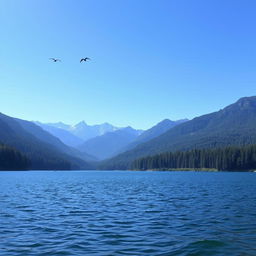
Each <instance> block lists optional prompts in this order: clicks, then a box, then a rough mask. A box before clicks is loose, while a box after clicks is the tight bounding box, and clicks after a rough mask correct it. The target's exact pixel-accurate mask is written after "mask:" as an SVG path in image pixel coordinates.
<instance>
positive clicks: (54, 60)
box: [49, 58, 61, 62]
mask: <svg viewBox="0 0 256 256" xmlns="http://www.w3.org/2000/svg"><path fill="white" fill-rule="evenodd" d="M49 60H52V61H53V62H57V61H61V60H59V59H55V58H49Z"/></svg>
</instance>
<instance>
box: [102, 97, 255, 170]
mask: <svg viewBox="0 0 256 256" xmlns="http://www.w3.org/2000/svg"><path fill="white" fill-rule="evenodd" d="M253 143H256V96H253V97H245V98H241V99H240V100H238V101H237V102H236V103H234V104H232V105H229V106H227V107H226V108H224V109H221V110H219V111H217V112H214V113H211V114H207V115H203V116H200V117H196V118H194V119H192V120H191V121H187V122H185V123H181V124H179V125H177V126H175V127H173V128H171V129H169V130H167V131H166V132H165V133H163V134H161V135H160V136H158V137H156V138H154V139H152V140H149V141H147V142H145V143H141V144H139V145H137V146H136V147H135V148H133V149H131V150H128V151H126V152H124V153H122V154H119V155H118V156H115V157H113V158H111V159H109V160H106V161H104V162H103V163H102V164H101V168H104V169H127V168H130V164H131V163H132V161H134V160H135V159H137V158H140V157H144V156H149V155H155V154H159V153H162V152H168V151H169V152H172V151H178V150H179V151H186V150H190V149H201V148H218V147H223V146H228V145H246V144H253Z"/></svg>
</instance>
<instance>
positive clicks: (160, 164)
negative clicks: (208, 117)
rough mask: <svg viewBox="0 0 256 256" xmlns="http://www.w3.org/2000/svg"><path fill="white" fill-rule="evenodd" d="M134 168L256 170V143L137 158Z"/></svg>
mask: <svg viewBox="0 0 256 256" xmlns="http://www.w3.org/2000/svg"><path fill="white" fill-rule="evenodd" d="M131 168H132V169H137V170H149V169H156V170H161V169H162V170H166V169H216V170H223V171H238V170H239V171H243V170H244V171H248V170H256V145H247V146H240V147H238V146H237V147H234V146H233V147H224V148H218V149H193V150H189V151H185V152H182V151H177V152H168V153H162V154H159V155H155V156H149V157H145V158H141V159H137V160H135V161H134V162H133V163H132V167H131Z"/></svg>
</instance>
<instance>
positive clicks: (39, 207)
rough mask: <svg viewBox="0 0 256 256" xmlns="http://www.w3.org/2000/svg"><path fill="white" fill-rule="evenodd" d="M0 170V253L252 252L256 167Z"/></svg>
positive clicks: (255, 242)
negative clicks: (224, 169)
mask: <svg viewBox="0 0 256 256" xmlns="http://www.w3.org/2000/svg"><path fill="white" fill-rule="evenodd" d="M0 176H1V177H0V192H1V193H0V231H1V232H0V255H4V256H5V255H6V256H9V255H10V256H24V255H26V256H30V255H39V256H43V255H45V256H46V255H47V256H49V255H54V256H58V255H70V256H72V255H76V256H77V255H111V256H115V255H147V256H148V255H156V256H160V255H161V256H164V255H166V256H167V255H170V256H175V255H184V256H185V255H221V256H222V255H227V254H230V255H255V254H256V253H255V251H256V200H255V199H256V193H255V192H256V191H255V190H256V188H255V184H256V174H254V173H199V172H78V171H77V172H36V171H35V172H1V173H0Z"/></svg>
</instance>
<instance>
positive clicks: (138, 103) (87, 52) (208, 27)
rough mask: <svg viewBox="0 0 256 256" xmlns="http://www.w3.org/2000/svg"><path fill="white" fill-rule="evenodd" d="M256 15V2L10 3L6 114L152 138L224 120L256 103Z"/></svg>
mask: <svg viewBox="0 0 256 256" xmlns="http://www.w3.org/2000/svg"><path fill="white" fill-rule="evenodd" d="M255 10H256V1H254V0H239V1H238V0H225V1H223V0H208V1H205V0H193V1H191V0H166V1H165V0H154V1H153V0H126V1H125V0H123V1H121V0H90V1H87V0H73V1H70V0H37V1H35V0H0V22H1V23H0V24H1V29H0V37H1V46H0V111H1V112H3V113H5V114H8V115H11V116H15V117H20V118H23V119H27V120H39V121H43V122H55V121H63V122H66V123H69V124H74V123H77V122H79V121H81V120H85V121H86V122H87V123H89V124H95V123H103V122H106V121H107V122H110V123H112V124H114V125H117V126H127V125H131V126H133V127H135V128H143V129H146V128H149V127H150V126H152V125H154V124H155V123H157V122H159V121H161V120H162V119H164V118H170V119H172V120H176V119H181V118H193V117H195V116H199V115H202V114H206V113H209V112H213V111H217V110H219V109H220V108H223V107H224V106H226V105H228V104H230V103H233V102H234V101H236V100H237V99H238V98H240V97H243V96H252V95H256V93H255V91H256V86H255V84H256V83H255V82H256V33H255V28H256V16H255ZM85 56H89V57H91V58H92V61H91V62H88V63H83V64H80V63H79V59H80V58H81V57H85ZM49 57H57V58H61V59H62V62H61V63H52V62H50V61H49V60H48V58H49Z"/></svg>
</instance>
